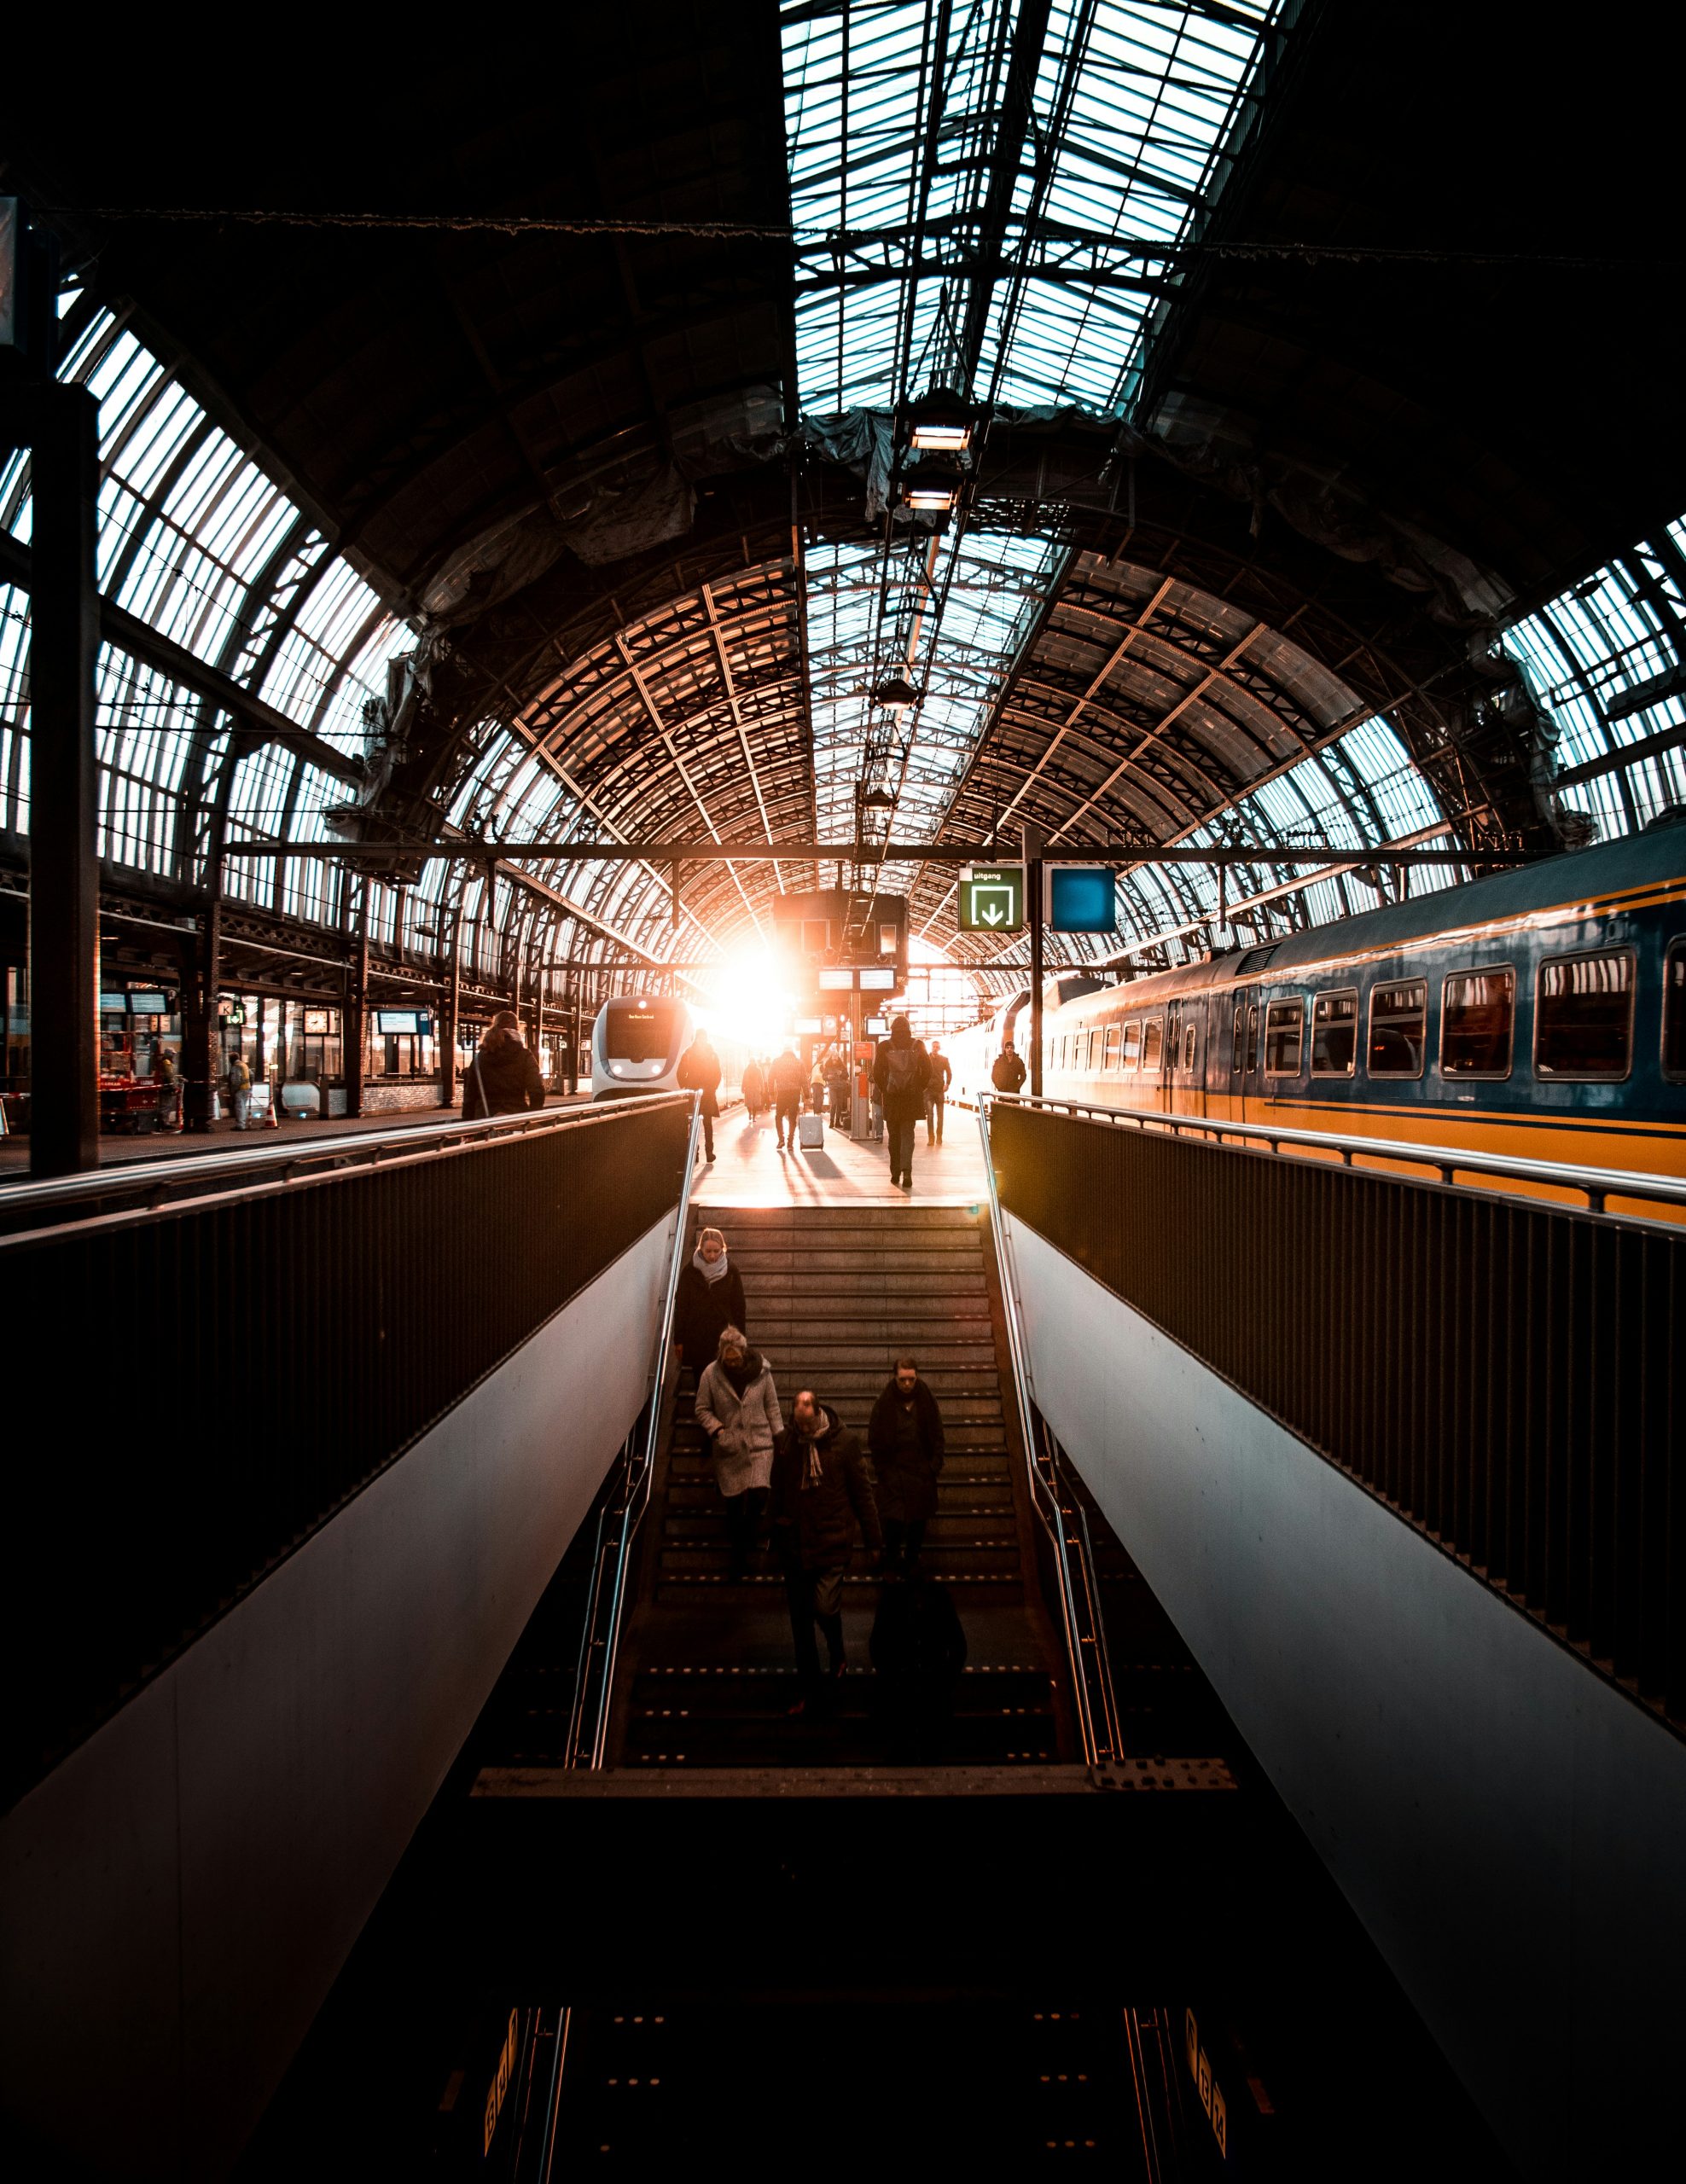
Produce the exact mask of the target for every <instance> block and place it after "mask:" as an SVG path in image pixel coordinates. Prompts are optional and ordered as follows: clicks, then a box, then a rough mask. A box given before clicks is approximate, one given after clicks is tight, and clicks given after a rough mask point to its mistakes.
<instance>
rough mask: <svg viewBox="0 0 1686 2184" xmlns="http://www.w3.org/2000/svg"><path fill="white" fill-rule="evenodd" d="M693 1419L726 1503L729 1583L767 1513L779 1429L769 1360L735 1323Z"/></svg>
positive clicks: (704, 1378)
mask: <svg viewBox="0 0 1686 2184" xmlns="http://www.w3.org/2000/svg"><path fill="white" fill-rule="evenodd" d="M696 1422H697V1424H698V1425H699V1426H701V1428H702V1430H703V1432H705V1433H706V1434H707V1436H708V1438H709V1454H710V1455H711V1456H712V1459H713V1462H714V1483H715V1484H716V1485H717V1486H718V1488H719V1490H720V1496H721V1499H722V1500H723V1501H724V1503H725V1505H726V1531H727V1534H728V1536H729V1537H730V1541H731V1561H730V1566H729V1569H728V1572H727V1576H728V1582H729V1583H733V1584H735V1583H737V1582H738V1581H739V1580H740V1579H741V1577H742V1576H743V1574H744V1571H745V1568H746V1566H747V1563H748V1560H749V1550H750V1548H752V1547H753V1545H754V1543H755V1540H756V1537H757V1536H758V1535H759V1532H760V1531H761V1528H762V1525H763V1523H764V1521H765V1518H766V1514H767V1488H768V1485H769V1484H770V1481H771V1478H772V1475H773V1442H774V1439H775V1438H776V1436H777V1435H778V1434H780V1433H782V1432H783V1431H784V1420H783V1418H782V1415H781V1414H780V1411H779V1398H778V1391H777V1389H776V1387H775V1386H774V1385H773V1376H772V1374H771V1373H770V1371H769V1370H768V1368H767V1361H766V1359H765V1357H763V1356H761V1354H760V1352H759V1350H752V1349H751V1348H750V1346H749V1342H748V1339H747V1337H746V1336H745V1335H744V1333H742V1331H741V1329H740V1328H738V1327H726V1328H724V1329H723V1331H722V1333H721V1336H720V1346H719V1349H718V1352H717V1353H716V1356H715V1359H714V1362H713V1363H712V1365H711V1366H709V1367H708V1368H707V1370H706V1372H705V1373H704V1374H703V1376H702V1379H701V1383H700V1384H699V1385H698V1388H697V1391H696Z"/></svg>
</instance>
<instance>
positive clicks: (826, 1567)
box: [771, 1388, 884, 1714]
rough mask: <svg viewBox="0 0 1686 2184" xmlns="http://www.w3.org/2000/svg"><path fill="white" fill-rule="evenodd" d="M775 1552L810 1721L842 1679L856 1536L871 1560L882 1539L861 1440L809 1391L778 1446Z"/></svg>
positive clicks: (799, 1708)
mask: <svg viewBox="0 0 1686 2184" xmlns="http://www.w3.org/2000/svg"><path fill="white" fill-rule="evenodd" d="M771 1511H772V1520H773V1522H772V1530H773V1546H774V1548H775V1550H776V1553H777V1555H778V1558H779V1563H780V1566H781V1568H782V1570H783V1571H784V1592H785V1600H786V1602H787V1604H788V1606H789V1609H790V1635H791V1636H792V1638H793V1639H794V1641H795V1646H796V1674H797V1677H798V1680H799V1683H800V1685H801V1695H800V1697H799V1699H797V1702H796V1704H795V1705H794V1706H793V1707H792V1708H791V1710H790V1711H791V1712H792V1713H793V1714H802V1713H805V1712H806V1711H808V1710H809V1708H810V1707H811V1705H815V1704H816V1703H823V1702H824V1701H825V1699H827V1698H828V1694H829V1692H830V1688H831V1680H832V1679H833V1678H835V1677H837V1676H841V1675H842V1673H843V1670H844V1667H845V1665H846V1664H845V1661H844V1655H843V1579H844V1576H845V1573H846V1571H847V1570H848V1567H849V1558H850V1556H851V1555H852V1554H853V1553H854V1549H855V1533H856V1530H857V1528H858V1529H859V1530H860V1531H862V1532H863V1533H864V1534H865V1536H866V1543H867V1546H868V1547H869V1548H870V1549H871V1551H872V1553H873V1554H874V1555H881V1554H882V1553H883V1549H884V1535H883V1531H882V1528H881V1525H880V1524H879V1521H878V1502H877V1498H876V1496H875V1494H874V1492H873V1484H872V1466H871V1464H870V1463H869V1461H867V1459H866V1457H865V1456H864V1455H863V1454H862V1451H861V1444H860V1442H859V1440H858V1438H857V1437H856V1436H855V1435H854V1434H853V1433H852V1432H849V1430H848V1428H847V1427H846V1426H844V1425H843V1424H842V1423H841V1422H840V1420H839V1418H838V1415H837V1413H836V1412H835V1411H834V1410H833V1409H831V1408H830V1406H829V1405H828V1404H827V1403H822V1402H821V1401H820V1399H819V1397H817V1395H816V1394H815V1393H814V1391H813V1390H812V1389H811V1388H804V1389H802V1390H801V1391H800V1392H799V1394H798V1396H797V1398H796V1401H795V1402H794V1403H793V1404H792V1406H791V1411H790V1423H789V1425H788V1426H786V1428H785V1430H784V1432H782V1433H781V1434H780V1436H779V1438H778V1439H777V1440H776V1442H775V1443H774V1444H773V1478H772V1500H771ZM816 1623H818V1625H819V1627H820V1629H822V1630H823V1632H824V1633H825V1646H826V1656H827V1660H828V1666H829V1676H822V1675H821V1674H820V1656H819V1648H818V1647H817V1646H816V1644H815V1643H814V1625H815V1624H816Z"/></svg>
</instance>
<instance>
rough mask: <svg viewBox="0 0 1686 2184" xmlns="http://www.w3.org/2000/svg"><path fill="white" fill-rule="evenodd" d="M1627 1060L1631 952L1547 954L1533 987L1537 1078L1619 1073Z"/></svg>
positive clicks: (1629, 1056)
mask: <svg viewBox="0 0 1686 2184" xmlns="http://www.w3.org/2000/svg"><path fill="white" fill-rule="evenodd" d="M1632 1060H1633V954H1632V951H1631V949H1626V948H1613V949H1610V950H1606V951H1603V952H1601V953H1600V954H1598V955H1596V956H1549V957H1548V958H1547V960H1546V961H1544V963H1542V964H1541V965H1540V967H1539V978H1538V985H1536V987H1535V989H1534V1071H1535V1074H1536V1075H1537V1076H1539V1077H1582V1078H1586V1077H1603V1078H1606V1079H1613V1078H1616V1077H1625V1076H1626V1075H1627V1072H1628V1070H1629V1068H1630V1066H1631V1064H1632Z"/></svg>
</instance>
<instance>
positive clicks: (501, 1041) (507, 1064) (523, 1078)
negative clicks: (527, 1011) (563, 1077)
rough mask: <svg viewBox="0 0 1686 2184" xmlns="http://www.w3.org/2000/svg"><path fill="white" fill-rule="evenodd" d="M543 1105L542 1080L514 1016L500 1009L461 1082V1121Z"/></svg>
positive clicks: (471, 1120) (509, 1113)
mask: <svg viewBox="0 0 1686 2184" xmlns="http://www.w3.org/2000/svg"><path fill="white" fill-rule="evenodd" d="M543 1106H544V1077H543V1076H542V1075H541V1074H540V1072H539V1067H538V1060H537V1059H536V1058H535V1057H534V1056H533V1055H532V1054H529V1053H528V1052H527V1050H526V1045H525V1044H524V1043H523V1041H522V1038H521V1027H520V1022H519V1020H518V1019H517V1018H516V1016H515V1011H514V1010H513V1009H510V1008H500V1009H499V1010H498V1012H497V1015H496V1016H494V1017H493V1018H492V1019H491V1026H490V1028H489V1029H488V1031H487V1032H486V1035H485V1038H483V1039H482V1040H481V1041H480V1052H479V1053H478V1054H476V1055H475V1056H474V1060H473V1061H471V1062H470V1063H469V1065H468V1070H467V1072H466V1073H465V1074H464V1076H463V1079H462V1119H463V1121H464V1122H465V1123H468V1122H475V1121H478V1120H479V1119H480V1118H482V1117H484V1116H486V1115H519V1114H520V1112H522V1110H523V1109H524V1108H527V1107H543Z"/></svg>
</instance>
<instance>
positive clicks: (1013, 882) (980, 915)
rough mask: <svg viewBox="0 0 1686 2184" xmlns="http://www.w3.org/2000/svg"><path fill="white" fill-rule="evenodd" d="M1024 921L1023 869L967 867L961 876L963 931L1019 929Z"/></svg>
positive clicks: (1006, 866) (1008, 866) (1018, 930)
mask: <svg viewBox="0 0 1686 2184" xmlns="http://www.w3.org/2000/svg"><path fill="white" fill-rule="evenodd" d="M1024 922H1025V868H1024V867H1023V865H1021V864H999V865H991V866H990V867H987V868H985V866H983V865H981V864H974V865H971V866H968V868H967V869H966V870H965V871H963V872H962V874H961V875H960V930H961V931H962V932H1020V930H1021V929H1022V927H1023V926H1024Z"/></svg>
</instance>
